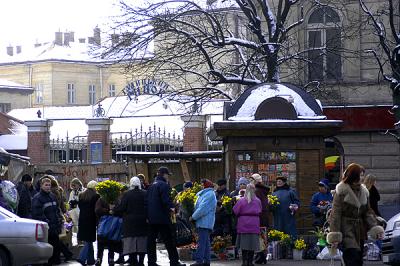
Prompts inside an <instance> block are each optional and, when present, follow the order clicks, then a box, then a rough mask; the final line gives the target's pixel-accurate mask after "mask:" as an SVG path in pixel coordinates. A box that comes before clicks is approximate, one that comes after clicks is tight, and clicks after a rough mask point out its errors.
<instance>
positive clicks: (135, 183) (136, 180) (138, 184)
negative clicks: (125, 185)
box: [129, 176, 142, 189]
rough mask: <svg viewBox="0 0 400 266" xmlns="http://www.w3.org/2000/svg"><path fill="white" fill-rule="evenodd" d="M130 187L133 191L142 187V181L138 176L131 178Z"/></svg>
mask: <svg viewBox="0 0 400 266" xmlns="http://www.w3.org/2000/svg"><path fill="white" fill-rule="evenodd" d="M129 185H130V187H131V189H134V188H135V187H138V188H141V187H142V183H141V182H140V179H139V177H137V176H134V177H132V178H131V180H130V181H129Z"/></svg>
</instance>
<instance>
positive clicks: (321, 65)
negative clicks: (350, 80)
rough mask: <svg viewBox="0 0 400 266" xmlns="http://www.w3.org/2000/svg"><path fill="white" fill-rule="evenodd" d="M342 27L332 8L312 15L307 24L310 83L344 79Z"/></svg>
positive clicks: (321, 9) (323, 9)
mask: <svg viewBox="0 0 400 266" xmlns="http://www.w3.org/2000/svg"><path fill="white" fill-rule="evenodd" d="M340 25H341V24H340V17H339V15H338V13H337V12H336V11H335V10H333V9H332V8H331V7H328V6H324V7H319V8H317V9H315V10H314V11H313V12H312V14H311V15H310V17H309V19H308V22H307V43H308V48H309V49H310V51H309V52H308V59H309V63H308V79H309V81H312V80H340V79H342V59H341V48H342V42H341V29H340V28H341V27H340ZM318 48H320V49H318ZM323 48H326V49H323ZM312 49H316V50H312Z"/></svg>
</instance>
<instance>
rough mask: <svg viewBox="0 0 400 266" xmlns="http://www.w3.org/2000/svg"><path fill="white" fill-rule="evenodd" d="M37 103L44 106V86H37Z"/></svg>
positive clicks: (40, 84)
mask: <svg viewBox="0 0 400 266" xmlns="http://www.w3.org/2000/svg"><path fill="white" fill-rule="evenodd" d="M35 103H36V104H43V84H42V83H38V84H36V86H35Z"/></svg>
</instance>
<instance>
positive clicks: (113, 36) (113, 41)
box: [111, 33, 119, 46]
mask: <svg viewBox="0 0 400 266" xmlns="http://www.w3.org/2000/svg"><path fill="white" fill-rule="evenodd" d="M118 43H119V34H117V33H113V34H111V44H112V46H114V45H116V44H118Z"/></svg>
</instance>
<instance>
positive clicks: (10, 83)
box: [0, 79, 33, 91]
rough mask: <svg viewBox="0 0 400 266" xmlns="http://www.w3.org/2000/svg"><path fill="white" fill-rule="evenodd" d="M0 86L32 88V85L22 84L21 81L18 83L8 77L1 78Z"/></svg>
mask: <svg viewBox="0 0 400 266" xmlns="http://www.w3.org/2000/svg"><path fill="white" fill-rule="evenodd" d="M0 88H6V89H22V90H32V91H33V88H32V87H29V86H25V85H22V84H20V83H16V82H13V81H10V80H6V79H0Z"/></svg>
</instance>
